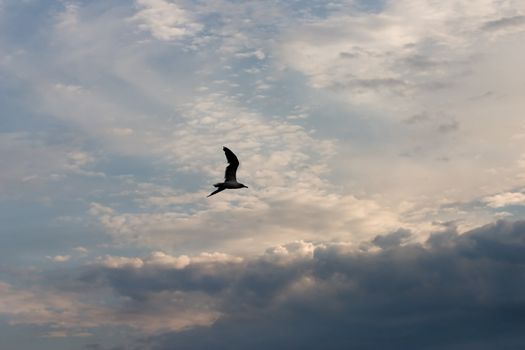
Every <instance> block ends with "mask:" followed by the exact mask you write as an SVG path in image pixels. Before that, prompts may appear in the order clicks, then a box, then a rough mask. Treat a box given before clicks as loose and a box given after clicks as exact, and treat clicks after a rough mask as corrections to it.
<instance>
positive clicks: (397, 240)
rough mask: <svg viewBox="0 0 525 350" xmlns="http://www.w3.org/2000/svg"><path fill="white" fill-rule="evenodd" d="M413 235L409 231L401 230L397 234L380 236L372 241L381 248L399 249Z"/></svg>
mask: <svg viewBox="0 0 525 350" xmlns="http://www.w3.org/2000/svg"><path fill="white" fill-rule="evenodd" d="M410 236H412V234H411V233H410V231H409V230H405V229H399V230H397V231H395V232H392V233H390V234H388V235H379V236H377V237H376V238H374V239H373V240H372V243H374V244H375V245H376V246H378V247H380V248H383V249H385V248H390V247H397V246H399V245H400V244H401V243H403V242H404V241H405V240H406V239H408V238H410Z"/></svg>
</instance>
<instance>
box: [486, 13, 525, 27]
mask: <svg viewBox="0 0 525 350" xmlns="http://www.w3.org/2000/svg"><path fill="white" fill-rule="evenodd" d="M523 25H525V16H512V17H502V18H500V19H496V20H493V21H488V22H486V23H485V24H484V25H483V29H486V30H499V29H504V28H508V27H518V26H523Z"/></svg>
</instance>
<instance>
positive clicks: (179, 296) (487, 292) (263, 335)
mask: <svg viewBox="0 0 525 350" xmlns="http://www.w3.org/2000/svg"><path fill="white" fill-rule="evenodd" d="M408 236H409V233H408V232H407V231H404V230H399V231H397V232H394V233H392V234H391V235H389V236H382V237H378V238H376V239H375V240H374V241H373V243H374V244H375V245H376V246H379V247H380V249H369V248H367V245H366V244H365V245H363V246H356V245H354V244H349V243H345V242H319V243H311V242H304V241H297V242H292V243H290V244H286V245H281V246H277V247H273V248H269V249H268V250H267V251H266V252H265V253H264V254H263V255H261V256H258V257H252V258H249V259H237V258H234V257H231V256H226V255H221V254H217V253H216V254H204V255H201V256H196V257H185V256H178V257H177V256H170V255H169V254H166V253H162V252H154V253H152V254H151V255H149V256H146V257H144V258H136V257H135V258H127V259H128V260H126V259H124V258H123V257H120V259H117V258H116V257H112V259H113V260H112V261H113V262H118V263H116V264H114V263H111V264H109V263H108V261H109V260H108V259H107V258H106V259H105V260H99V261H98V262H97V263H95V264H91V265H87V266H85V267H83V268H81V269H80V270H70V271H69V272H68V273H66V274H64V273H63V272H61V273H60V274H58V275H56V274H51V275H49V276H48V277H47V278H46V283H45V284H44V285H45V286H46V289H42V286H44V285H42V286H41V287H40V289H39V288H37V287H38V286H34V287H33V288H32V291H27V290H23V289H22V290H16V289H15V288H14V287H12V286H10V285H8V284H6V283H3V284H2V285H1V286H0V287H1V288H2V293H1V294H0V310H1V312H2V313H3V314H5V315H7V317H10V318H11V319H12V320H13V322H16V323H22V324H41V325H45V324H59V325H60V328H59V329H55V330H54V332H61V331H62V329H63V330H64V331H68V332H71V333H75V332H80V331H79V327H84V328H87V329H89V328H90V327H96V326H101V325H128V326H131V327H133V328H135V329H138V330H140V331H141V332H142V333H143V334H154V335H152V336H148V337H147V338H146V340H145V341H146V342H147V343H148V344H149V346H151V347H152V348H153V349H171V348H173V347H177V348H180V349H202V348H208V347H213V348H216V349H226V348H227V349H241V348H247V347H250V348H255V349H259V348H261V349H262V348H267V347H268V346H271V347H273V346H277V345H278V344H279V345H281V346H283V344H284V345H286V347H287V348H306V349H310V348H312V349H314V348H319V347H320V346H323V347H325V348H329V349H332V348H333V349H339V348H341V347H352V348H358V349H361V348H363V349H365V348H370V347H374V348H377V347H383V346H389V347H396V348H401V347H402V348H406V349H419V348H422V347H424V348H432V347H435V348H439V349H441V348H448V349H470V348H473V347H474V348H480V347H481V348H482V349H484V348H486V349H489V348H493V347H494V346H496V344H499V345H500V346H506V345H509V346H514V345H516V346H517V347H520V346H521V345H523V344H525V337H523V335H522V334H523V329H522V328H523V327H522V326H521V325H522V322H521V321H520V320H521V319H523V317H525V314H524V310H523V297H522V296H523V293H524V292H525V284H524V283H523V279H522V278H521V276H522V275H523V273H524V271H523V264H524V263H525V258H524V257H525V222H523V221H516V222H508V221H498V222H497V223H494V224H490V225H486V226H483V227H479V228H476V229H474V230H472V231H469V232H467V233H464V234H458V233H457V232H456V231H455V229H454V227H448V228H447V229H446V230H445V231H442V232H438V233H433V234H431V236H430V238H429V239H428V240H427V241H426V242H424V243H412V244H410V243H409V244H406V243H405V244H402V245H400V244H399V243H400V242H401V241H402V240H405V239H406V238H408ZM370 243H372V242H370ZM136 261H141V263H140V264H138V263H129V262H136ZM53 289H55V292H53ZM44 290H45V292H44ZM95 296H96V298H93V297H95ZM100 298H102V299H100ZM106 298H111V299H112V300H114V301H115V303H110V304H107V303H96V304H93V303H94V300H106ZM80 300H81V302H79V301H80ZM39 310H40V311H39ZM53 310H56V311H53ZM80 314H81V315H82V317H80ZM451 327H452V328H451ZM173 331H175V332H173ZM480 331H482V332H481V333H480ZM159 332H166V333H164V334H159ZM59 334H61V333H56V335H59ZM379 335H380V336H379ZM326 339H330V341H329V342H326ZM321 344H322V345H321Z"/></svg>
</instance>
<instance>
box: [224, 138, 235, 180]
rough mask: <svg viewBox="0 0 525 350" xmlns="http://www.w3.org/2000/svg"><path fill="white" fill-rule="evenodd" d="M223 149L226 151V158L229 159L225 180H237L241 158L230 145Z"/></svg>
mask: <svg viewBox="0 0 525 350" xmlns="http://www.w3.org/2000/svg"><path fill="white" fill-rule="evenodd" d="M222 150H223V151H224V154H225V155H226V159H227V160H228V166H227V167H226V171H225V172H224V181H226V182H228V181H237V177H236V176H235V174H236V173H237V168H238V167H239V160H238V159H237V157H236V156H235V154H233V152H232V151H230V149H229V148H228V147H222Z"/></svg>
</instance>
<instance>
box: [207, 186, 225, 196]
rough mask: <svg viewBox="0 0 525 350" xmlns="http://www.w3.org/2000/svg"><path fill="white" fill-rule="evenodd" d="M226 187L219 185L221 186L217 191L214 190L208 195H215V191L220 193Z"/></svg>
mask: <svg viewBox="0 0 525 350" xmlns="http://www.w3.org/2000/svg"><path fill="white" fill-rule="evenodd" d="M225 189H226V188H224V187H219V188H217V189H216V190H215V191H213V192H212V193H210V194H209V195H208V196H207V197H211V196H213V195H214V194H215V193H219V192H221V191H224V190H225Z"/></svg>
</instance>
